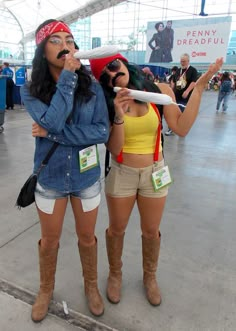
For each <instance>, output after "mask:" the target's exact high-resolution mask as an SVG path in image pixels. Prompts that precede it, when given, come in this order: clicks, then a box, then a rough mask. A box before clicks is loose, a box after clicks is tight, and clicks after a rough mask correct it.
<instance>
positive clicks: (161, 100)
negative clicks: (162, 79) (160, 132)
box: [113, 86, 176, 105]
mask: <svg viewBox="0 0 236 331" xmlns="http://www.w3.org/2000/svg"><path fill="white" fill-rule="evenodd" d="M113 90H114V92H118V91H119V90H121V87H118V86H115V87H114V88H113ZM128 91H129V95H130V96H132V97H133V98H134V99H136V100H139V101H143V102H152V103H155V104H158V105H171V104H176V103H175V102H174V101H173V100H172V98H171V97H170V96H169V95H167V94H163V93H154V92H146V91H138V90H131V89H128Z"/></svg>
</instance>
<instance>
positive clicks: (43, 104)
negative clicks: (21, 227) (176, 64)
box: [21, 19, 223, 322]
mask: <svg viewBox="0 0 236 331" xmlns="http://www.w3.org/2000/svg"><path fill="white" fill-rule="evenodd" d="M35 40H36V46H37V47H36V51H35V56H34V59H33V69H32V75H31V81H30V82H28V83H27V84H26V85H24V86H23V87H22V89H21V97H22V100H23V102H24V105H25V108H26V110H27V111H28V113H29V114H30V116H31V117H32V120H33V124H32V136H33V137H35V140H36V144H35V153H34V167H33V168H34V172H37V171H38V169H39V167H40V165H41V162H42V160H43V159H44V157H45V155H46V154H47V152H48V150H49V149H50V148H51V147H52V145H54V146H55V149H54V153H53V155H52V156H51V158H50V160H49V162H48V164H47V165H46V166H45V167H43V169H42V170H41V172H40V175H39V177H38V182H37V186H36V191H35V205H36V209H37V212H38V216H39V219H40V225H41V233H40V235H39V241H38V244H37V246H38V254H39V271H40V286H39V292H38V295H37V297H36V300H35V303H34V305H33V307H32V314H31V317H32V320H33V321H34V322H40V321H42V320H43V319H44V318H45V316H46V315H47V311H48V306H49V304H50V301H51V298H52V295H53V291H54V285H55V273H56V266H57V256H58V252H59V247H60V237H61V232H62V227H63V221H64V216H65V211H66V208H67V204H68V201H69V200H70V203H71V205H72V210H73V213H74V219H75V228H76V234H77V239H78V252H79V255H80V260H81V265H82V270H83V277H84V290H85V296H86V299H87V302H88V308H89V310H90V312H91V313H92V314H93V315H94V316H100V315H102V314H103V313H104V309H105V308H104V307H105V304H104V301H103V298H102V295H101V293H100V291H99V287H98V282H97V279H98V277H97V249H98V248H97V247H98V246H97V238H96V234H95V226H96V222H97V215H98V207H99V204H100V199H101V182H100V175H101V168H100V162H99V157H98V151H97V144H105V146H106V149H107V151H108V153H109V154H110V155H111V161H110V167H109V169H110V170H109V172H108V175H107V177H106V179H105V196H106V203H107V208H108V218H109V221H108V225H107V229H106V231H105V240H106V249H107V257H108V264H109V275H108V279H107V287H106V295H107V298H108V300H109V301H110V302H112V303H114V304H117V303H118V302H119V301H120V300H121V298H122V259H123V248H124V241H125V232H126V229H127V226H128V223H129V219H130V215H131V213H132V211H133V208H134V205H135V204H137V207H138V211H139V216H140V232H141V238H142V265H143V274H142V278H143V285H144V288H145V292H146V297H147V300H148V301H149V303H150V304H151V305H153V306H158V305H160V303H161V291H160V289H159V286H158V283H157V277H156V273H157V267H158V259H159V253H160V246H161V238H162V236H161V232H160V224H161V220H162V215H163V211H164V208H165V204H166V199H167V195H168V185H169V184H170V183H171V180H169V181H168V182H167V184H168V185H167V184H166V183H165V182H162V174H163V172H164V173H165V175H166V176H167V177H166V178H169V179H171V176H170V173H169V168H168V165H167V164H166V163H165V159H164V153H163V136H162V134H161V131H162V118H164V119H165V121H166V123H167V124H168V126H169V128H170V129H171V130H173V132H175V133H176V134H178V135H179V136H186V135H187V134H188V132H189V130H190V129H191V127H192V125H193V124H194V122H195V120H196V118H197V115H198V111H199V106H200V102H201V96H202V93H203V91H204V89H205V86H206V84H207V82H208V81H209V79H210V78H211V77H212V76H213V75H214V74H215V73H216V72H218V71H219V70H220V68H221V66H222V64H223V59H222V58H219V59H216V61H215V63H214V64H211V65H210V66H209V68H208V70H207V71H206V72H205V73H204V74H203V75H202V76H201V77H200V78H199V79H198V80H197V79H195V76H194V78H193V79H192V81H194V84H193V85H191V82H190V83H189V82H188V76H190V73H191V72H192V71H194V70H192V69H190V66H189V57H188V56H187V55H186V54H184V55H183V57H181V59H182V62H181V64H182V68H180V69H179V68H177V69H176V72H175V73H174V72H173V76H172V78H171V81H170V84H171V83H172V82H173V84H174V85H175V87H176V86H177V85H178V81H181V88H182V87H183V85H184V84H185V86H184V87H183V88H184V89H185V97H184V100H181V101H179V99H178V102H181V103H184V102H185V101H186V102H185V110H184V112H183V111H181V109H180V107H179V106H178V105H177V104H176V103H172V104H168V105H161V104H160V105H159V104H154V103H151V102H143V101H140V100H136V99H134V98H133V97H132V96H131V95H130V91H129V89H134V90H139V91H142V92H143V93H146V91H150V92H156V93H163V94H166V95H168V96H169V97H170V98H172V99H173V101H177V100H176V96H175V88H172V87H170V86H169V84H166V83H159V82H157V81H155V82H154V75H153V76H152V79H150V77H147V74H150V73H149V72H148V73H147V70H146V72H145V70H144V71H143V70H141V69H140V67H139V66H138V65H136V64H132V63H129V61H128V60H127V59H126V58H125V57H124V56H123V55H121V54H120V53H117V54H115V55H112V56H107V57H103V58H99V59H90V67H91V72H92V75H93V77H92V76H91V74H90V73H89V72H88V71H87V69H86V68H85V66H84V65H83V64H82V63H81V62H80V60H78V59H76V58H75V57H74V56H73V54H74V53H75V52H76V50H77V49H78V46H77V44H76V43H75V41H74V37H73V34H72V32H71V30H70V28H69V27H68V26H67V25H66V24H65V23H63V22H62V21H57V20H54V19H51V20H47V21H45V22H43V23H42V24H41V25H40V26H39V27H38V28H37V30H36V33H35ZM184 60H186V61H185V62H186V63H184ZM184 70H185V71H184ZM177 73H178V74H177ZM183 77H185V78H184V79H183ZM191 77H192V76H191ZM182 84H183V85H182ZM190 86H191V87H190ZM114 87H120V88H121V89H120V90H119V91H118V92H114V89H113V88H114ZM185 99H186V100H185Z"/></svg>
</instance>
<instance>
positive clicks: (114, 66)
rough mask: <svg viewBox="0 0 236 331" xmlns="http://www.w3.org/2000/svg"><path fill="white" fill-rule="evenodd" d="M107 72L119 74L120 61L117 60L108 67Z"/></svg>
mask: <svg viewBox="0 0 236 331" xmlns="http://www.w3.org/2000/svg"><path fill="white" fill-rule="evenodd" d="M106 68H107V70H109V71H111V72H117V71H119V70H120V68H121V62H120V60H118V59H116V60H113V61H112V62H110V63H108V64H107V65H106Z"/></svg>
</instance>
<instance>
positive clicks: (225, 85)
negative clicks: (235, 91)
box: [216, 71, 232, 114]
mask: <svg viewBox="0 0 236 331" xmlns="http://www.w3.org/2000/svg"><path fill="white" fill-rule="evenodd" d="M231 92H232V80H231V78H230V75H229V72H227V71H225V72H224V73H223V75H222V77H221V79H220V81H219V92H218V98H217V104H216V113H218V111H219V109H220V105H221V103H222V101H223V105H222V113H223V114H225V113H226V111H227V109H228V103H229V98H230V94H231Z"/></svg>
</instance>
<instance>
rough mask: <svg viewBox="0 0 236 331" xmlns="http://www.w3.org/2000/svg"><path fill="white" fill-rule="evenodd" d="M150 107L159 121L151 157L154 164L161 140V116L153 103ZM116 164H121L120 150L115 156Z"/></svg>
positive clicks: (121, 153) (121, 154) (121, 155)
mask: <svg viewBox="0 0 236 331" xmlns="http://www.w3.org/2000/svg"><path fill="white" fill-rule="evenodd" d="M151 106H152V108H153V109H154V111H155V113H156V115H157V117H158V120H159V124H158V128H157V139H156V146H155V151H154V157H153V160H154V162H156V161H158V156H159V147H160V140H161V116H160V114H159V111H158V109H157V106H156V105H155V104H154V103H151ZM116 162H117V163H123V151H122V150H121V151H120V154H119V155H117V157H116Z"/></svg>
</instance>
